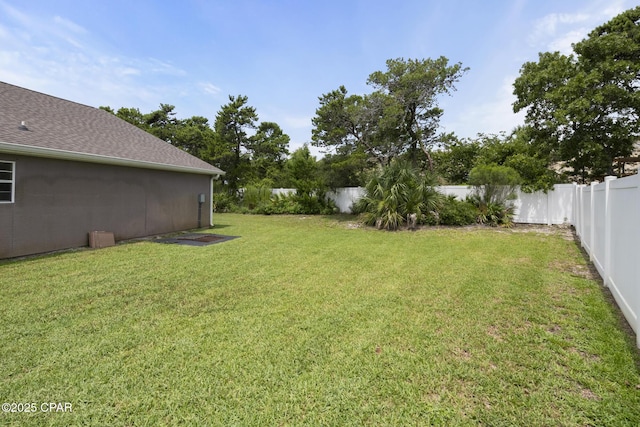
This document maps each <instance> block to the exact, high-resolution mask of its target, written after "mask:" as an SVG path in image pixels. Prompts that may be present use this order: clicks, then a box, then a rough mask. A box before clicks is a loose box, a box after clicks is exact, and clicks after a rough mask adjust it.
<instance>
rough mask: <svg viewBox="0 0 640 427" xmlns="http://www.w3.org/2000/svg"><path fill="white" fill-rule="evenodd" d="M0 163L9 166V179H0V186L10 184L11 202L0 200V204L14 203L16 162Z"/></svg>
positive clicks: (1, 161)
mask: <svg viewBox="0 0 640 427" xmlns="http://www.w3.org/2000/svg"><path fill="white" fill-rule="evenodd" d="M0 163H9V164H11V179H0V183H1V184H7V183H9V184H11V200H0V204H2V203H14V202H15V201H16V162H12V161H8V160H0Z"/></svg>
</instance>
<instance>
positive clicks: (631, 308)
mask: <svg viewBox="0 0 640 427" xmlns="http://www.w3.org/2000/svg"><path fill="white" fill-rule="evenodd" d="M574 211H575V219H574V222H573V224H574V226H575V228H576V233H577V235H578V237H579V238H580V241H581V242H582V247H583V248H584V249H585V251H587V253H588V254H589V258H590V259H591V261H592V262H593V264H594V265H595V266H596V269H597V270H598V273H600V276H601V277H602V279H603V281H604V285H605V286H607V287H609V289H610V290H611V293H612V294H613V296H614V298H615V300H616V302H617V303H618V306H619V307H620V309H621V311H622V313H623V314H624V316H625V318H626V319H627V321H628V322H629V324H630V325H631V327H632V328H633V330H634V332H635V333H636V344H637V345H638V347H639V348H640V175H633V176H630V177H626V178H622V179H616V178H615V177H607V178H605V182H603V183H592V184H591V185H589V186H583V185H580V186H576V188H575V198H574Z"/></svg>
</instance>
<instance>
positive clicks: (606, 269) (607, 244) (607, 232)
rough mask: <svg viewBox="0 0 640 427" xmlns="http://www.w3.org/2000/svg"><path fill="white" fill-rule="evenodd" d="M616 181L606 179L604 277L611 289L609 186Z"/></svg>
mask: <svg viewBox="0 0 640 427" xmlns="http://www.w3.org/2000/svg"><path fill="white" fill-rule="evenodd" d="M614 179H616V177H615V176H606V177H605V178H604V277H603V278H602V279H603V282H604V286H605V287H607V288H608V287H609V284H610V282H611V279H610V275H611V238H612V236H611V202H610V200H609V186H610V184H611V181H613V180H614Z"/></svg>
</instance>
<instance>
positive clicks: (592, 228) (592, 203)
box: [589, 181, 598, 262]
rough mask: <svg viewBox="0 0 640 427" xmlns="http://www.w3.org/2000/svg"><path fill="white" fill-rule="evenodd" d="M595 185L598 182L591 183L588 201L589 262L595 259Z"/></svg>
mask: <svg viewBox="0 0 640 427" xmlns="http://www.w3.org/2000/svg"><path fill="white" fill-rule="evenodd" d="M596 185H598V181H592V182H591V191H590V196H591V199H590V200H589V211H590V212H591V214H590V215H589V222H590V224H589V225H590V228H589V249H590V250H589V261H591V262H593V260H594V259H595V255H594V254H593V253H594V252H595V251H594V247H593V243H594V242H595V241H596V198H595V197H594V196H595V192H596V191H595V190H596Z"/></svg>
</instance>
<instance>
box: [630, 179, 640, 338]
mask: <svg viewBox="0 0 640 427" xmlns="http://www.w3.org/2000/svg"><path fill="white" fill-rule="evenodd" d="M638 174H639V175H640V170H638ZM635 199H636V214H638V215H640V182H639V183H638V187H637V192H636V197H635ZM635 237H636V244H638V245H640V231H639V230H638V228H637V227H636V235H635ZM635 264H636V265H635V267H636V277H635V280H634V282H635V284H636V285H635V293H636V298H635V300H636V307H635V310H636V329H635V332H636V347H638V348H640V251H636V263H635ZM631 292H632V293H633V290H632V291H631Z"/></svg>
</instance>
